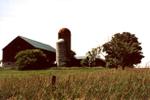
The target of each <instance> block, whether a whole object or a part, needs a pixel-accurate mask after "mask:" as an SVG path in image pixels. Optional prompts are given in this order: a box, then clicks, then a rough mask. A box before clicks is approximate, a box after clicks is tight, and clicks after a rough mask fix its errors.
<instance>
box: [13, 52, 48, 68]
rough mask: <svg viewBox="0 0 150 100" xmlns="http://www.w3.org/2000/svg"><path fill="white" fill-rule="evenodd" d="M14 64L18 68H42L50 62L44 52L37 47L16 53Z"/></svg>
mask: <svg viewBox="0 0 150 100" xmlns="http://www.w3.org/2000/svg"><path fill="white" fill-rule="evenodd" d="M15 59H16V65H17V66H18V69H20V70H25V69H44V68H47V67H48V66H49V65H50V63H49V62H48V59H47V56H46V54H45V53H44V52H43V51H42V50H39V49H28V50H23V51H20V52H19V53H17V55H16V56H15Z"/></svg>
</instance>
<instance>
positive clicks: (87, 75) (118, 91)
mask: <svg viewBox="0 0 150 100" xmlns="http://www.w3.org/2000/svg"><path fill="white" fill-rule="evenodd" d="M91 70H92V69H85V70H84V69H81V70H80V69H72V70H69V69H65V70H64V69H61V70H50V71H46V72H45V73H46V74H38V72H37V74H31V73H30V71H26V73H27V72H29V73H30V75H28V76H26V77H18V76H14V75H12V76H9V78H7V77H3V78H1V79H0V100H5V99H9V100H18V99H19V100H50V99H54V100H66V99H67V100H72V99H78V100H100V99H104V100H105V99H111V100H118V99H125V100H128V99H129V100H141V99H143V100H147V99H150V69H132V70H131V69H127V70H124V71H123V70H114V69H104V70H100V69H95V70H92V71H91ZM42 72H43V73H44V71H42ZM16 73H17V72H16ZM48 73H49V74H48ZM13 74H15V73H13ZM52 75H55V76H56V83H55V85H52V82H51V79H52Z"/></svg>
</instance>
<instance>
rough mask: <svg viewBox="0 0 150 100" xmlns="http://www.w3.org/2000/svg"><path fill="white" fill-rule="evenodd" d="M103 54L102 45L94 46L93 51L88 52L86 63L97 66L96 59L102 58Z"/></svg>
mask: <svg viewBox="0 0 150 100" xmlns="http://www.w3.org/2000/svg"><path fill="white" fill-rule="evenodd" d="M100 54H101V47H97V48H93V49H92V50H91V51H88V52H87V53H86V59H85V60H83V61H85V63H87V62H88V66H90V67H92V66H96V59H97V58H100V56H99V55H100Z"/></svg>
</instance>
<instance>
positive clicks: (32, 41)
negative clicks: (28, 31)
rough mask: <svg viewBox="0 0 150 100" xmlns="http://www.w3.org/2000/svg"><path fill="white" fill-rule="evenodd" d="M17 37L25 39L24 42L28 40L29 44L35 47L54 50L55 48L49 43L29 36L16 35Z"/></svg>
mask: <svg viewBox="0 0 150 100" xmlns="http://www.w3.org/2000/svg"><path fill="white" fill-rule="evenodd" d="M18 37H20V38H21V39H23V40H25V41H26V42H28V43H29V44H30V45H32V46H34V47H35V48H39V49H43V50H47V51H52V52H56V50H55V49H54V48H53V47H51V46H50V45H47V44H44V43H41V42H38V41H35V40H32V39H29V38H26V37H23V36H18Z"/></svg>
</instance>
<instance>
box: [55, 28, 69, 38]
mask: <svg viewBox="0 0 150 100" xmlns="http://www.w3.org/2000/svg"><path fill="white" fill-rule="evenodd" d="M70 36H71V31H70V30H69V29H68V28H62V29H60V30H59V32H58V38H59V39H60V38H67V37H70Z"/></svg>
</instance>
